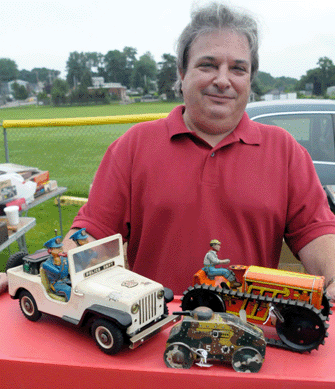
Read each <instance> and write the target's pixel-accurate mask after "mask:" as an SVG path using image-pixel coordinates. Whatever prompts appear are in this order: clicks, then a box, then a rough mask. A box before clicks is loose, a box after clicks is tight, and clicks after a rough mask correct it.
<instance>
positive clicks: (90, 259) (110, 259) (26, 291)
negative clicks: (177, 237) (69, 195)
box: [7, 234, 176, 354]
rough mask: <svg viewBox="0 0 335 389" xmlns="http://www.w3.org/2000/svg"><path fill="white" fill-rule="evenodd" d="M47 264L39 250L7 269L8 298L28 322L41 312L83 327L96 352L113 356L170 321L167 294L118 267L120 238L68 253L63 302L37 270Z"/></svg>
mask: <svg viewBox="0 0 335 389" xmlns="http://www.w3.org/2000/svg"><path fill="white" fill-rule="evenodd" d="M48 260H50V255H49V254H48V252H47V251H46V250H40V251H38V252H36V253H35V254H33V255H26V256H24V257H23V258H22V261H21V263H22V265H19V266H16V267H12V268H8V270H7V274H8V291H9V294H10V295H11V297H12V298H14V299H19V300H20V307H21V310H22V312H23V314H24V315H25V316H26V318H27V319H29V320H31V321H37V320H38V319H39V318H40V317H41V313H47V314H50V315H54V316H58V317H61V318H62V319H64V320H66V321H68V322H71V323H72V324H74V325H76V326H83V325H88V326H89V327H90V329H91V333H92V335H93V337H94V338H95V340H96V343H97V345H98V346H99V348H100V349H101V350H102V351H104V352H105V353H107V354H115V353H117V352H118V351H119V350H120V349H121V347H122V346H123V344H124V343H127V344H128V345H129V347H130V348H136V347H137V346H139V345H140V344H142V343H143V342H144V341H145V340H146V339H149V338H150V337H151V336H152V335H154V334H155V333H157V332H158V331H159V330H160V329H162V328H165V326H166V325H168V324H169V323H170V322H172V321H174V320H176V317H175V316H167V314H166V313H167V308H166V303H167V302H170V301H171V300H172V299H173V294H172V292H171V291H170V290H169V289H166V288H164V287H163V286H162V285H161V284H159V283H157V282H155V281H152V280H150V279H148V278H145V277H142V276H140V275H139V274H136V273H133V272H131V271H130V270H127V269H125V268H124V255H123V245H122V238H121V235H120V234H117V235H113V236H111V237H107V238H104V239H100V240H97V241H94V242H91V243H88V244H86V245H84V246H80V247H77V248H75V249H73V250H70V251H69V252H68V254H67V259H66V258H65V260H66V261H67V265H68V273H69V276H68V278H67V283H68V284H69V285H70V287H71V295H70V298H69V299H68V301H67V299H65V297H63V296H60V295H58V294H57V293H55V291H54V290H53V289H52V287H51V285H50V281H49V280H48V277H47V276H46V272H45V269H44V266H43V264H44V263H45V262H46V261H48ZM64 263H65V262H64ZM12 264H13V263H12Z"/></svg>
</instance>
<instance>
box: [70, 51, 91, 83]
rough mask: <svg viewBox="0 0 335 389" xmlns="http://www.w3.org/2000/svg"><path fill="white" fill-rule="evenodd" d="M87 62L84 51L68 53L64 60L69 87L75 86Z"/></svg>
mask: <svg viewBox="0 0 335 389" xmlns="http://www.w3.org/2000/svg"><path fill="white" fill-rule="evenodd" d="M89 63H90V62H89V61H88V59H87V56H86V55H85V53H78V52H77V51H74V52H72V53H70V56H69V59H68V60H67V62H66V69H67V76H66V80H67V82H68V84H69V85H70V86H71V87H75V88H76V87H77V85H78V84H79V83H80V81H81V78H82V76H83V74H84V71H85V70H86V69H87V66H89Z"/></svg>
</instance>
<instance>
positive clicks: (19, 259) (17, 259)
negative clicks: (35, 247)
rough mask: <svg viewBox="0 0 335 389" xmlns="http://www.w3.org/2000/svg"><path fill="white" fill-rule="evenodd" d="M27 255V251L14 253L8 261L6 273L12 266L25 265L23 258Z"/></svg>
mask: <svg viewBox="0 0 335 389" xmlns="http://www.w3.org/2000/svg"><path fill="white" fill-rule="evenodd" d="M26 255H27V253H26V252H25V251H19V252H17V253H15V254H12V255H11V256H10V257H9V258H8V261H7V263H6V269H5V270H6V273H7V270H8V269H11V268H12V267H16V266H20V265H23V258H24V257H25V256H26Z"/></svg>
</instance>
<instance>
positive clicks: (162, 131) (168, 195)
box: [63, 4, 335, 297]
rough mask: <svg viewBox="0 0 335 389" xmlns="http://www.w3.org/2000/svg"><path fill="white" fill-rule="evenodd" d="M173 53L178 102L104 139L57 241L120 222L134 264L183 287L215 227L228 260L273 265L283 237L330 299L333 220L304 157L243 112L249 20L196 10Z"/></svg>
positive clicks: (117, 227)
mask: <svg viewBox="0 0 335 389" xmlns="http://www.w3.org/2000/svg"><path fill="white" fill-rule="evenodd" d="M177 62H178V75H179V81H178V86H179V88H178V89H179V91H180V92H181V93H182V95H183V98H184V102H185V105H183V106H178V107H176V108H175V109H174V110H173V111H172V112H171V113H170V115H169V116H168V117H167V118H166V119H161V120H158V121H155V122H147V123H140V124H137V125H135V126H134V127H132V128H131V129H130V130H128V131H127V132H126V133H125V134H124V135H123V136H121V137H120V138H119V139H118V140H116V141H115V142H114V143H113V144H112V145H111V146H110V147H109V149H108V151H107V152H106V154H105V156H104V158H103V160H102V162H101V165H100V167H99V169H98V171H97V173H96V176H95V179H94V183H93V186H92V189H91V191H90V195H89V200H88V202H87V204H86V205H84V206H83V207H82V208H81V210H80V211H79V213H78V215H77V217H76V218H75V220H74V222H73V225H72V230H71V231H70V232H69V234H68V235H67V239H64V241H63V243H64V248H65V250H67V249H68V248H70V247H74V243H73V242H72V241H71V240H69V239H68V237H69V236H70V235H72V234H73V233H74V232H75V230H76V229H80V228H84V227H85V228H86V231H87V233H88V234H89V236H90V237H89V239H100V238H103V237H105V236H108V235H112V234H114V233H117V232H119V233H121V234H122V236H123V238H124V241H125V242H128V250H127V254H128V262H129V266H130V268H131V269H132V270H133V271H135V272H138V273H140V274H142V275H144V276H147V277H149V278H151V279H154V280H156V281H158V282H161V283H162V284H163V285H164V286H167V287H169V288H171V289H173V290H174V292H175V294H181V293H182V292H183V291H184V290H185V289H186V288H187V287H188V286H189V285H190V283H191V279H192V275H193V274H194V273H195V272H197V271H198V270H199V269H200V268H201V267H202V255H201V253H202V252H205V251H206V246H207V243H206V242H208V241H209V240H210V239H211V237H213V236H216V237H218V239H222V238H223V237H222V235H223V231H224V236H225V241H226V242H227V243H228V244H227V245H226V246H225V248H224V255H225V257H226V258H230V260H231V263H232V264H245V265H261V266H267V267H277V265H278V261H279V256H280V251H281V246H282V240H283V237H284V238H285V240H286V242H287V243H288V245H289V247H290V248H291V250H292V251H293V253H294V254H295V255H296V256H298V257H299V258H300V259H301V261H302V263H303V264H304V265H305V267H306V269H307V270H308V271H309V272H310V273H313V274H321V275H324V276H325V278H326V282H327V284H328V283H330V284H329V286H328V293H329V294H330V295H331V296H332V297H335V284H334V283H333V282H332V280H333V278H332V277H334V276H335V258H334V257H335V250H334V248H335V235H334V234H335V220H334V216H333V214H332V213H331V212H330V210H329V207H328V204H327V199H326V196H325V193H324V191H323V189H322V187H321V185H320V183H319V180H318V177H317V175H316V173H315V170H314V167H313V164H312V161H311V159H310V156H309V155H308V153H307V151H306V150H305V149H303V148H302V147H301V146H300V145H299V144H298V143H297V142H296V141H295V140H294V139H293V138H292V137H291V136H290V135H289V134H288V133H287V132H286V131H284V130H282V129H279V128H276V127H272V126H265V125H262V124H259V123H254V122H251V121H250V120H249V118H248V116H247V114H246V113H245V106H246V104H247V101H248V97H249V93H250V85H251V81H252V80H253V78H254V77H255V74H256V73H257V69H258V34H257V26H256V23H255V22H254V20H253V19H252V18H250V17H249V16H246V15H242V14H239V13H236V12H234V11H232V10H230V9H229V8H227V7H224V6H222V5H220V4H214V5H209V6H206V7H205V8H203V9H199V10H197V11H196V12H195V13H194V14H193V15H192V20H191V23H190V24H189V25H188V26H187V27H186V28H185V30H184V31H183V32H182V34H181V36H180V39H179V43H178V50H177ZM65 242H66V243H65ZM71 244H72V246H71Z"/></svg>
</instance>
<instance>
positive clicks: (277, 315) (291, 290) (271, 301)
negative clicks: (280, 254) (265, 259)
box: [181, 265, 332, 352]
mask: <svg viewBox="0 0 335 389" xmlns="http://www.w3.org/2000/svg"><path fill="white" fill-rule="evenodd" d="M230 269H231V271H233V272H234V273H235V276H236V279H237V280H238V281H239V282H240V284H241V287H239V288H232V287H231V285H230V283H229V281H228V280H227V279H225V278H224V277H222V276H219V277H212V278H209V277H208V276H207V275H206V273H205V272H204V270H202V269H200V270H199V271H198V272H197V273H196V274H195V275H194V277H193V285H192V286H190V287H189V288H188V289H187V290H186V291H185V292H184V294H183V297H182V304H181V308H182V310H183V311H185V310H192V309H195V308H196V307H198V306H207V307H210V308H211V309H212V310H213V311H215V312H227V313H231V314H234V315H239V312H240V311H241V310H245V311H246V317H247V320H248V321H249V322H252V323H255V324H259V325H267V326H273V327H275V328H276V331H277V334H278V336H279V339H273V338H271V339H267V344H268V345H272V346H276V347H280V348H285V349H289V350H291V351H297V352H304V351H311V350H314V349H318V347H319V345H321V344H324V341H325V338H326V337H327V336H328V334H327V328H328V326H329V325H328V323H327V321H328V320H329V315H330V314H331V313H332V312H331V309H330V308H331V303H330V301H329V299H328V297H327V295H326V293H325V290H324V286H325V285H324V277H321V276H314V275H310V274H303V273H295V272H290V271H285V270H278V269H270V268H265V267H260V266H243V265H232V266H230Z"/></svg>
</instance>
